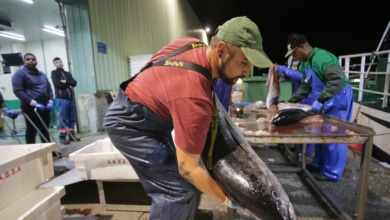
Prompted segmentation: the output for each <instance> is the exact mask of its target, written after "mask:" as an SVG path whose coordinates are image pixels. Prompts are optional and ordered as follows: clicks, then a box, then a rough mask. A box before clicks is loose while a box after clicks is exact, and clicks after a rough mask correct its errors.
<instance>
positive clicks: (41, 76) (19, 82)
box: [12, 53, 53, 144]
mask: <svg viewBox="0 0 390 220" xmlns="http://www.w3.org/2000/svg"><path fill="white" fill-rule="evenodd" d="M23 60H24V66H23V67H22V68H20V69H18V70H17V71H16V72H15V74H14V75H13V76H12V88H13V92H14V94H15V95H16V97H18V98H19V99H20V109H21V111H22V112H23V113H24V114H25V115H26V116H27V117H28V118H30V119H31V121H32V123H31V122H30V121H29V120H28V119H27V117H25V122H26V136H25V137H26V144H35V137H36V135H37V132H38V131H37V130H36V128H35V126H36V127H37V128H38V129H39V131H40V133H42V134H43V136H42V135H41V134H39V136H40V138H41V142H42V143H48V142H50V135H49V131H48V128H49V124H50V113H51V110H53V90H52V88H51V85H50V83H49V80H48V78H47V76H46V74H45V73H44V72H42V71H39V70H38V69H37V58H36V57H35V55H34V54H32V53H26V54H25V55H24V56H23ZM35 110H36V112H35ZM37 114H39V116H40V117H41V119H42V121H43V122H44V124H43V123H42V122H41V120H40V119H39V117H38V116H37ZM34 125H35V126H34Z"/></svg>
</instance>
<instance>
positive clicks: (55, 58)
mask: <svg viewBox="0 0 390 220" xmlns="http://www.w3.org/2000/svg"><path fill="white" fill-rule="evenodd" d="M57 60H61V58H59V57H54V59H53V63H54V62H55V61H57Z"/></svg>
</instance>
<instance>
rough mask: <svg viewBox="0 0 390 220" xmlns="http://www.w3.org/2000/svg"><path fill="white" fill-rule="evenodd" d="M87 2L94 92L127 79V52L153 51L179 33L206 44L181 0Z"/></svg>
mask: <svg viewBox="0 0 390 220" xmlns="http://www.w3.org/2000/svg"><path fill="white" fill-rule="evenodd" d="M88 3H89V13H90V17H89V18H90V24H91V32H92V36H91V37H92V50H93V56H94V67H95V68H94V69H95V76H96V87H97V89H96V91H97V92H105V91H109V90H113V89H117V88H118V85H119V83H120V82H122V81H124V80H126V79H128V78H129V76H130V71H129V56H131V55H141V54H154V53H156V52H157V51H158V50H159V49H161V47H163V46H164V45H166V44H167V43H169V42H171V41H173V40H175V39H177V38H180V37H183V36H194V37H197V38H200V39H202V40H203V41H205V42H206V43H207V36H206V33H205V32H204V31H203V30H202V26H201V24H200V22H199V20H198V18H197V17H196V15H195V14H194V12H193V11H192V9H191V7H190V6H189V4H188V2H187V1H185V0H114V1H113V0H88ZM97 42H101V43H104V44H105V45H106V48H107V52H106V53H101V52H98V49H97V46H96V43H97ZM90 83H91V82H90ZM78 92H79V93H80V91H78ZM89 93H90V92H89Z"/></svg>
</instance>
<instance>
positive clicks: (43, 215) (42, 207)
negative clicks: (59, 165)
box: [0, 186, 65, 220]
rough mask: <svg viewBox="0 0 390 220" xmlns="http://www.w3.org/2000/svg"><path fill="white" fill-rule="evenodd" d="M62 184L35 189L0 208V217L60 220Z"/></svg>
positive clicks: (28, 219) (24, 219)
mask: <svg viewBox="0 0 390 220" xmlns="http://www.w3.org/2000/svg"><path fill="white" fill-rule="evenodd" d="M64 195H65V188H64V187H63V186H56V187H49V188H43V189H35V190H31V191H30V192H28V193H26V194H25V195H23V196H22V197H21V198H19V199H18V200H16V201H14V202H13V203H11V204H10V205H8V206H7V207H5V208H4V209H2V210H0V216H1V219H14V220H19V219H20V220H22V219H23V220H62V219H63V218H62V211H61V201H60V199H61V197H63V196H64Z"/></svg>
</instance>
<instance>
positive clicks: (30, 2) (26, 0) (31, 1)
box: [22, 0, 34, 4]
mask: <svg viewBox="0 0 390 220" xmlns="http://www.w3.org/2000/svg"><path fill="white" fill-rule="evenodd" d="M22 1H24V2H27V3H29V4H34V2H33V0H22Z"/></svg>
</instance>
